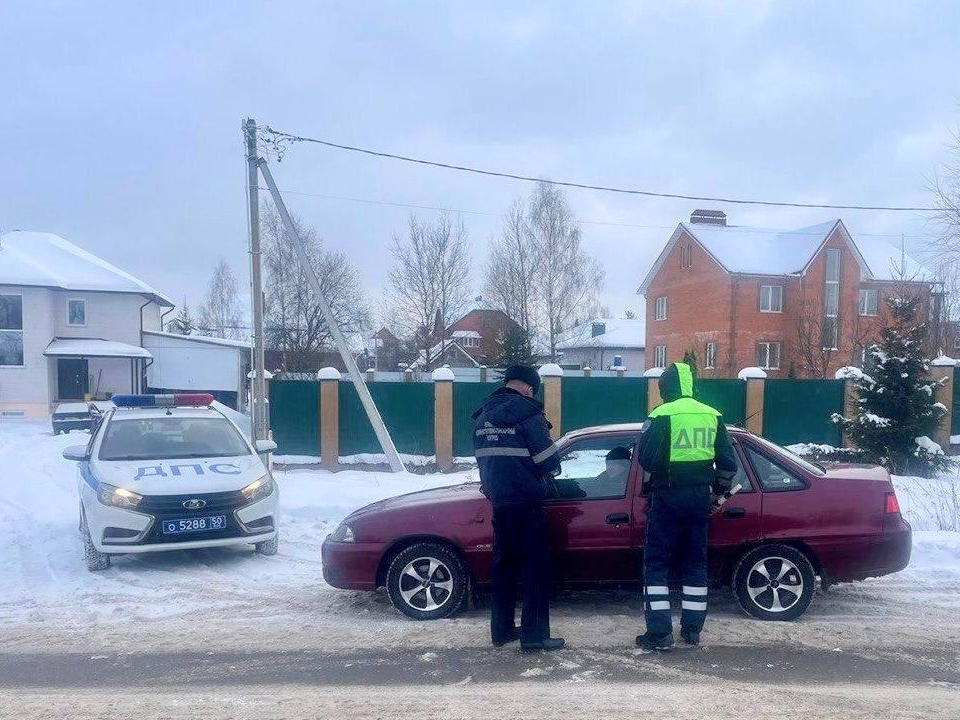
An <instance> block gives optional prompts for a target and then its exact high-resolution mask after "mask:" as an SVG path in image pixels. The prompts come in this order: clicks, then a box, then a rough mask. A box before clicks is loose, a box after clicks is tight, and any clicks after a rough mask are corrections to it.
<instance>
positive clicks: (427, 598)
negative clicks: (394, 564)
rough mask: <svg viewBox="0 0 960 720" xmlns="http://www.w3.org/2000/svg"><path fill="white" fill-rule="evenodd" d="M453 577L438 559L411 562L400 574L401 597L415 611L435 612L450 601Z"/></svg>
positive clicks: (425, 558)
mask: <svg viewBox="0 0 960 720" xmlns="http://www.w3.org/2000/svg"><path fill="white" fill-rule="evenodd" d="M452 595H453V576H452V575H451V574H450V569H449V568H448V567H447V566H446V565H444V564H443V563H442V562H440V561H439V560H437V559H436V558H431V557H422V558H417V559H416V560H411V561H410V562H408V563H407V565H406V567H404V568H403V572H401V573H400V597H402V598H403V601H404V602H405V603H407V605H409V606H410V607H412V608H413V609H414V610H419V611H420V612H433V611H435V610H439V609H440V608H442V607H443V606H444V604H445V603H447V602H449V601H450V598H451V597H452Z"/></svg>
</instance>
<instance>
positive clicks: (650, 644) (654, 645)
mask: <svg viewBox="0 0 960 720" xmlns="http://www.w3.org/2000/svg"><path fill="white" fill-rule="evenodd" d="M636 642H637V647H638V648H643V649H644V650H669V649H670V648H672V647H673V635H651V634H650V632H649V631H647V632H645V633H644V634H643V635H637V640H636Z"/></svg>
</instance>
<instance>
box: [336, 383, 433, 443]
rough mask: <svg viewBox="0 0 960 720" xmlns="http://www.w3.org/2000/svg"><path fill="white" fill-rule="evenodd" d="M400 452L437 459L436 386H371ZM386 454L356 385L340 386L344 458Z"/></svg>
mask: <svg viewBox="0 0 960 720" xmlns="http://www.w3.org/2000/svg"><path fill="white" fill-rule="evenodd" d="M367 387H368V388H370V395H371V396H372V397H373V401H374V402H375V403H376V405H377V409H378V410H379V411H380V415H381V416H382V417H383V422H384V424H386V426H387V430H389V431H390V435H391V437H393V442H394V444H395V445H396V446H397V450H399V451H400V452H402V453H409V454H411V455H433V454H434V452H435V450H434V444H433V418H434V411H433V383H406V382H401V383H394V382H374V383H368V385H367ZM378 452H382V450H381V448H380V443H379V442H378V441H377V436H376V435H375V434H374V432H373V426H372V425H370V419H369V418H368V417H367V414H366V412H364V409H363V405H361V404H360V398H359V397H357V391H356V388H354V387H353V384H352V383H349V382H341V383H340V454H341V455H355V454H357V453H378Z"/></svg>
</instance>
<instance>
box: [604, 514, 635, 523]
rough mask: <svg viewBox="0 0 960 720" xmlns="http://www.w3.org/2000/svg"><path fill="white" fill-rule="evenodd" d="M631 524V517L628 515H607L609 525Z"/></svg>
mask: <svg viewBox="0 0 960 720" xmlns="http://www.w3.org/2000/svg"><path fill="white" fill-rule="evenodd" d="M628 522H630V516H629V515H627V513H611V514H610V515H607V525H626V524H627V523H628Z"/></svg>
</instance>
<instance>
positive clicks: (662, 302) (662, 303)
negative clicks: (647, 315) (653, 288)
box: [656, 297, 667, 320]
mask: <svg viewBox="0 0 960 720" xmlns="http://www.w3.org/2000/svg"><path fill="white" fill-rule="evenodd" d="M656 319H657V320H666V319H667V298H666V297H658V298H657V314H656Z"/></svg>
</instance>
